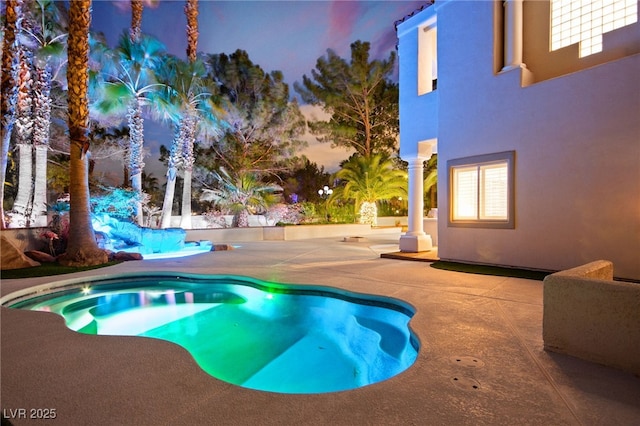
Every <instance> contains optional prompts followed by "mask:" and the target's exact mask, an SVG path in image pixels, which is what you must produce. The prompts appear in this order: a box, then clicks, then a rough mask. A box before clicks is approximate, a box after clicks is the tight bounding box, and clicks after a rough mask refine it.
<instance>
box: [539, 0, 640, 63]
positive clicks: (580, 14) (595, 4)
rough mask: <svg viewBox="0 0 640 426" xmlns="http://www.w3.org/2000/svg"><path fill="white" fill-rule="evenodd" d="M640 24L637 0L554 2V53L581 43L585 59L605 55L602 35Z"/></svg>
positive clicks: (552, 21) (552, 10)
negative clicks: (603, 53) (596, 54)
mask: <svg viewBox="0 0 640 426" xmlns="http://www.w3.org/2000/svg"><path fill="white" fill-rule="evenodd" d="M637 21H638V3H637V0H551V50H552V51H553V50H558V49H560V48H563V47H566V46H569V45H571V44H575V43H580V47H579V51H580V53H579V56H580V57H581V58H582V57H584V56H588V55H591V54H593V53H598V52H601V51H602V34H604V33H606V32H609V31H613V30H615V29H618V28H621V27H624V26H626V25H630V24H633V23H635V22H637Z"/></svg>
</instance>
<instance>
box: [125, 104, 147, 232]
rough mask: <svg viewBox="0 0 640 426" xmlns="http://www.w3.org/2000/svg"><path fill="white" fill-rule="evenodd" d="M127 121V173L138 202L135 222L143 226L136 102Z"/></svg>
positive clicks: (140, 126) (141, 125) (141, 137)
mask: <svg viewBox="0 0 640 426" xmlns="http://www.w3.org/2000/svg"><path fill="white" fill-rule="evenodd" d="M127 119H128V121H129V142H130V146H131V151H130V152H129V173H131V188H133V190H134V191H136V193H137V194H138V197H139V200H138V202H137V205H136V212H135V216H136V222H137V223H138V225H140V226H142V225H143V223H144V222H143V217H142V202H141V200H142V170H143V169H144V161H143V160H144V152H143V150H142V146H143V143H144V119H143V118H142V106H141V105H140V102H139V101H137V100H136V102H135V105H133V106H131V107H130V108H129V111H128V112H127Z"/></svg>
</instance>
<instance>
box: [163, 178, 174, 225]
mask: <svg viewBox="0 0 640 426" xmlns="http://www.w3.org/2000/svg"><path fill="white" fill-rule="evenodd" d="M171 176H173V178H171ZM175 192H176V169H175V168H174V169H171V168H170V169H169V171H168V172H167V189H166V190H165V192H164V201H163V202H162V215H161V218H160V228H162V229H165V228H170V227H171V212H172V210H173V197H174V195H175Z"/></svg>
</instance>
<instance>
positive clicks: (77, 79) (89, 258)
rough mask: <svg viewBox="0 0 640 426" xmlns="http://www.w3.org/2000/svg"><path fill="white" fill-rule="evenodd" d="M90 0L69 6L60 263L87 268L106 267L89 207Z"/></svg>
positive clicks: (82, 0)
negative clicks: (65, 229) (65, 208)
mask: <svg viewBox="0 0 640 426" xmlns="http://www.w3.org/2000/svg"><path fill="white" fill-rule="evenodd" d="M90 22H91V0H74V1H72V2H70V6H69V39H68V58H69V65H68V68H67V81H68V84H69V91H68V96H69V106H68V108H69V138H70V151H71V152H70V157H71V158H70V164H69V176H70V185H69V197H70V210H69V222H70V224H71V226H70V227H69V240H68V244H67V251H66V253H64V254H63V255H62V256H61V258H60V259H59V262H60V263H61V264H63V265H71V266H87V265H99V264H102V263H106V262H107V260H108V257H107V254H106V252H105V251H103V250H100V249H99V248H98V245H97V243H96V238H95V234H94V232H93V227H92V225H91V209H90V205H89V170H88V158H87V155H86V153H87V150H88V148H89V146H88V145H89V142H88V139H87V128H88V125H89V105H88V100H87V92H88V73H87V69H88V65H89V24H90Z"/></svg>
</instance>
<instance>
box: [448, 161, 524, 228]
mask: <svg viewBox="0 0 640 426" xmlns="http://www.w3.org/2000/svg"><path fill="white" fill-rule="evenodd" d="M497 164H506V166H507V200H506V201H507V217H506V219H481V217H482V212H481V208H482V205H483V203H484V202H483V198H482V193H483V191H482V190H481V185H482V183H481V182H482V179H481V177H480V175H481V174H482V173H481V170H482V168H483V167H487V166H495V165H497ZM474 167H475V169H476V181H477V183H476V185H477V186H476V194H475V196H476V214H475V218H474V219H454V209H455V205H454V203H455V197H454V195H455V176H454V172H455V171H456V170H461V169H472V168H474ZM447 171H448V179H449V181H448V185H449V215H448V216H449V217H448V226H450V227H463V228H501V229H514V228H515V151H504V152H497V153H493V154H484V155H475V156H472V157H464V158H457V159H452V160H449V161H447Z"/></svg>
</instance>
